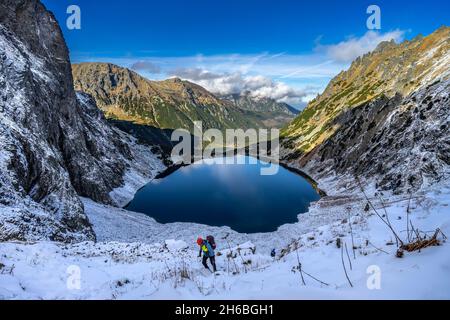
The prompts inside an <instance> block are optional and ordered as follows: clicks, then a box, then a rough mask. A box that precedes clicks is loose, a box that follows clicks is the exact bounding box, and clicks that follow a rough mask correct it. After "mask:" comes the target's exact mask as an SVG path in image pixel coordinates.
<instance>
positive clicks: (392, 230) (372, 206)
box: [355, 177, 403, 246]
mask: <svg viewBox="0 0 450 320" xmlns="http://www.w3.org/2000/svg"><path fill="white" fill-rule="evenodd" d="M355 179H356V182H357V183H358V186H359V188H360V189H361V191H362V193H363V195H364V198H365V199H366V200H367V203H369V205H370V207H371V208H372V210H373V211H374V212H375V214H376V215H377V216H378V218H380V219H381V221H383V222H384V224H386V225H387V227H388V228H389V229H390V230H391V232H392V233H393V234H394V236H395V238H396V240H397V241H398V243H399V244H400V246H402V245H403V241H402V240H401V239H400V237H399V236H398V235H397V232H395V230H394V228H393V227H392V225H391V224H390V223H389V222H388V221H386V220H385V219H384V218H383V216H382V215H381V214H380V213H379V212H378V211H377V209H376V208H375V206H374V205H373V203H372V201H370V199H369V197H368V196H367V194H366V192H365V191H364V188H363V186H362V184H361V181H360V180H359V178H358V177H355Z"/></svg>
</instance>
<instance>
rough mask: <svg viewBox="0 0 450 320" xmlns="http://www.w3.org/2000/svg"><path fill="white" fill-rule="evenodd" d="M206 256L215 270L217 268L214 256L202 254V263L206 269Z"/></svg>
mask: <svg viewBox="0 0 450 320" xmlns="http://www.w3.org/2000/svg"><path fill="white" fill-rule="evenodd" d="M208 258H209V261H210V262H211V265H212V266H213V271H214V272H216V271H217V269H216V257H215V256H213V257H207V256H205V255H203V261H202V263H203V265H204V266H205V268H206V269H209V267H208Z"/></svg>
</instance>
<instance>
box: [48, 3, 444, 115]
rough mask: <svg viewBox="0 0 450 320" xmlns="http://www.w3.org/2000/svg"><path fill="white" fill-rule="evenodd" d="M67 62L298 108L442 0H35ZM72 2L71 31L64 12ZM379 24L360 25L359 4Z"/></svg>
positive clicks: (422, 28) (425, 19) (417, 29)
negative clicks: (77, 20)
mask: <svg viewBox="0 0 450 320" xmlns="http://www.w3.org/2000/svg"><path fill="white" fill-rule="evenodd" d="M43 3H44V4H45V5H46V6H47V8H48V9H50V10H51V11H53V12H54V14H55V15H56V17H57V19H58V20H59V21H60V23H61V26H62V29H63V32H64V35H65V38H66V40H67V43H68V46H69V48H70V51H71V59H72V61H74V62H82V61H104V62H113V63H116V64H119V65H122V66H125V67H129V68H133V69H135V70H136V71H138V72H139V73H141V74H142V75H144V76H146V77H148V78H151V79H164V78H167V77H170V76H179V77H182V78H184V79H188V80H191V81H194V82H197V83H199V84H201V85H203V86H205V87H206V88H207V89H209V90H211V91H213V92H216V93H221V94H226V93H231V92H238V91H242V90H251V91H253V92H254V94H255V95H260V96H270V97H272V98H275V99H278V100H280V101H286V102H289V103H291V104H294V105H297V106H301V105H303V104H304V103H305V102H306V101H308V100H309V99H311V97H313V96H314V95H315V94H317V93H318V92H320V91H321V90H323V88H324V87H325V86H326V84H327V83H328V81H329V80H330V79H331V78H332V77H333V76H334V75H336V74H337V73H338V72H339V71H341V70H342V69H345V68H347V67H348V65H349V63H350V62H351V60H352V59H354V58H355V56H357V55H359V54H362V53H365V52H367V51H370V50H372V49H373V48H374V47H375V46H376V45H377V44H378V43H379V42H380V41H382V40H389V39H392V38H393V39H395V40H396V41H403V40H404V39H410V38H412V37H414V36H416V35H417V34H420V33H422V34H425V35H426V34H429V33H431V32H433V31H434V30H435V29H437V28H438V27H440V26H441V25H450V14H449V12H450V2H449V1H448V0H428V1H411V0H410V1H406V0H387V1H365V0H353V1H350V0H349V1H334V0H327V1H320V0H315V1H301V0H291V1H287V0H276V1H275V0H270V1H269V0H215V1H212V0H169V1H142V0H128V1H106V0H95V1H92V0H90V1H87V0H71V1H68V0H43ZM71 4H76V5H78V6H79V7H80V8H81V27H82V28H81V30H68V28H67V27H66V25H65V21H66V19H67V17H68V15H67V13H66V9H67V7H68V6H69V5H71ZM371 4H376V5H378V6H379V7H380V8H381V27H382V29H381V30H379V31H376V32H374V31H370V30H368V29H367V27H366V20H367V18H368V16H369V15H368V14H367V13H366V9H367V7H368V6H369V5H371Z"/></svg>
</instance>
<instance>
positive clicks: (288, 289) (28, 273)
mask: <svg viewBox="0 0 450 320" xmlns="http://www.w3.org/2000/svg"><path fill="white" fill-rule="evenodd" d="M449 199H450V188H449V186H448V185H445V184H440V185H437V186H435V187H434V188H432V189H429V190H428V191H427V192H425V193H423V194H421V195H418V196H417V197H415V198H413V199H411V200H410V199H409V198H399V197H393V198H390V200H389V202H386V206H387V208H386V210H387V213H388V214H389V216H390V219H391V221H392V224H393V226H394V228H395V229H396V230H398V231H399V232H400V233H401V234H402V237H404V236H405V232H404V230H406V224H407V221H408V219H407V208H408V207H409V208H410V213H409V215H408V216H409V219H410V221H411V222H412V224H413V225H415V226H416V227H417V228H419V229H420V230H425V231H433V230H435V228H437V227H439V228H441V230H442V231H443V232H444V234H447V235H448V234H450V216H449V215H448V208H449V205H450V200H449ZM374 201H375V200H374ZM86 204H87V211H88V212H89V211H90V210H99V208H100V207H98V206H97V205H95V204H93V203H91V202H89V201H88V202H87V203H86ZM376 206H377V207H378V208H379V209H380V207H379V203H378V205H376ZM347 207H350V215H346V217H344V218H338V214H337V212H346V211H347V210H346V208H347ZM95 208H97V209H95ZM107 209H108V208H107V207H103V210H104V211H105V212H98V213H97V216H91V215H90V218H92V221H93V223H94V229H95V230H96V231H97V232H98V234H99V237H100V238H101V237H103V239H101V240H102V241H106V240H108V238H109V239H110V238H113V237H114V236H113V235H109V236H108V235H107V233H106V230H111V232H112V233H115V232H116V231H118V230H121V232H122V233H125V232H126V233H128V235H130V240H131V241H132V243H124V242H123V239H122V238H121V235H120V234H119V235H117V236H118V238H119V239H118V240H120V241H121V242H99V243H93V242H85V243H80V244H70V245H62V244H57V243H51V242H38V243H27V244H25V243H3V244H0V251H1V252H2V256H1V257H0V299H1V298H3V299H23V298H26V299H195V300H197V299H449V298H450V278H449V276H448V269H449V268H450V247H449V246H448V244H447V243H445V242H444V239H443V237H439V240H440V241H441V244H443V245H442V246H437V247H429V248H426V249H423V250H422V251H417V252H413V253H406V254H405V256H404V257H403V258H397V257H396V256H395V254H396V250H397V248H396V246H395V245H393V242H394V239H393V237H392V234H391V233H390V231H389V230H388V229H387V228H386V226H385V225H384V224H383V222H382V221H381V220H380V219H379V218H378V217H377V216H376V215H375V214H374V213H373V212H372V211H367V212H366V211H364V208H363V207H361V206H360V205H355V204H353V205H352V204H349V203H342V204H341V205H334V206H332V208H329V210H330V211H329V212H330V213H332V212H335V214H334V215H333V216H332V218H329V220H328V222H325V220H322V222H323V224H322V225H321V226H317V227H312V228H311V230H310V231H306V230H304V232H300V233H297V235H296V236H295V237H293V238H291V239H289V238H284V239H282V241H283V242H284V243H286V245H280V244H279V242H278V239H279V238H282V237H284V236H285V234H284V233H283V232H280V231H278V232H275V233H272V234H270V237H267V238H266V237H263V236H262V235H255V236H245V235H240V234H235V233H231V234H230V235H229V237H228V238H227V239H228V240H224V239H221V236H218V237H216V242H217V243H218V246H219V247H218V251H219V256H218V257H217V265H218V269H219V274H218V275H211V274H210V273H209V272H208V271H205V270H204V269H203V267H202V266H201V262H200V260H199V259H198V258H197V254H198V251H197V250H196V248H195V238H196V236H197V235H198V232H199V230H200V228H199V227H200V226H194V225H187V224H184V225H178V226H177V225H176V224H174V225H171V226H166V225H158V224H157V223H155V222H154V221H151V219H148V218H147V220H146V221H145V219H144V217H142V216H140V215H139V214H134V213H127V212H122V214H121V216H120V218H119V219H118V220H109V221H108V220H102V218H101V217H102V216H103V217H106V216H107V213H106V210H107ZM100 211H101V210H100ZM303 221H304V220H303ZM349 222H350V223H349ZM114 224H117V225H116V226H113V225H114ZM121 224H125V228H123V229H122V228H120V227H119V225H121ZM299 224H302V220H300V223H299ZM144 225H145V226H146V227H143V226H144ZM110 227H112V228H111V229H109V228H110ZM102 228H104V229H103V230H104V233H103V232H99V231H100V230H102ZM107 228H108V229H107ZM142 230H149V232H147V233H145V234H141V231H142ZM201 230H202V231H204V232H207V231H210V229H208V228H205V229H201ZM214 231H217V230H214ZM222 232H227V230H222ZM219 234H220V232H219ZM428 234H429V235H430V234H432V232H431V233H428ZM352 235H353V237H352ZM352 238H353V240H352ZM170 239H178V240H176V241H175V240H170ZM337 239H340V240H337ZM143 240H144V241H143ZM250 240H251V241H250ZM338 241H340V243H341V245H342V246H344V245H347V248H348V250H349V257H347V254H346V253H345V251H344V253H343V257H344V261H345V264H346V270H347V272H348V276H349V279H350V281H351V284H352V285H353V287H351V286H350V283H349V282H348V280H347V278H346V276H345V272H344V269H343V267H342V256H341V252H342V251H341V249H339V248H338V247H337V242H338ZM352 241H353V243H354V247H355V256H353V251H352ZM296 243H297V244H298V245H296ZM239 244H240V245H239ZM271 246H273V248H276V249H277V257H276V258H275V259H273V258H271V257H270V251H268V248H270V247H271ZM230 248H231V254H230ZM295 248H298V250H295ZM297 254H298V255H297ZM299 261H300V263H301V266H302V272H303V277H304V280H305V285H303V284H302V281H301V274H300V273H299V268H298V265H299ZM350 263H351V267H350ZM374 272H375V273H374ZM311 276H312V277H314V278H312V277H311ZM78 280H79V281H78ZM319 281H320V282H319ZM378 281H379V282H378ZM321 282H322V283H321ZM78 283H79V286H78V285H77V284H78ZM378 284H379V286H378Z"/></svg>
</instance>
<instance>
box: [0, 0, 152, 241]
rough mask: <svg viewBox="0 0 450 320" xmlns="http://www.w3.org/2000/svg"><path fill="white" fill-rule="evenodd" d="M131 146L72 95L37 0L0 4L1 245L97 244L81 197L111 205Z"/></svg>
mask: <svg viewBox="0 0 450 320" xmlns="http://www.w3.org/2000/svg"><path fill="white" fill-rule="evenodd" d="M127 139H128V140H127ZM133 143H134V142H133V141H132V139H131V138H129V137H126V136H125V134H123V133H121V132H119V131H118V130H115V129H112V128H111V127H110V126H109V125H108V124H107V123H106V121H105V119H104V118H103V116H102V114H101V112H99V111H98V110H97V108H96V107H95V104H93V101H92V100H90V99H89V97H87V96H86V95H84V94H81V93H80V94H76V93H75V91H74V89H73V80H72V76H71V65H70V61H69V56H68V49H67V47H66V44H65V42H64V39H63V37H62V33H61V30H60V28H59V26H58V24H57V22H56V20H55V18H54V17H53V15H52V14H50V13H49V12H48V11H47V10H46V9H45V7H44V6H43V5H42V4H41V3H40V2H39V1H37V0H14V1H12V0H6V1H2V3H0V168H1V171H0V241H1V240H10V239H20V240H33V239H34V240H35V239H52V240H61V241H78V240H84V239H94V237H95V235H94V233H93V231H92V228H91V226H90V223H89V221H88V219H87V217H86V215H85V214H84V209H83V205H82V203H81V202H80V200H79V198H78V194H79V195H82V196H86V197H90V198H92V199H94V200H96V201H100V202H104V203H109V204H115V202H114V199H113V198H112V197H111V194H110V193H111V191H112V190H113V189H114V188H117V187H120V186H121V185H122V184H123V182H124V179H123V176H124V175H125V173H126V171H127V170H131V169H133V168H132V165H131V163H132V160H133V159H134V157H135V152H134V151H133V150H131V149H132V148H133ZM148 171H150V167H149V170H148ZM142 174H143V175H145V173H142ZM147 174H149V173H147Z"/></svg>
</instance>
